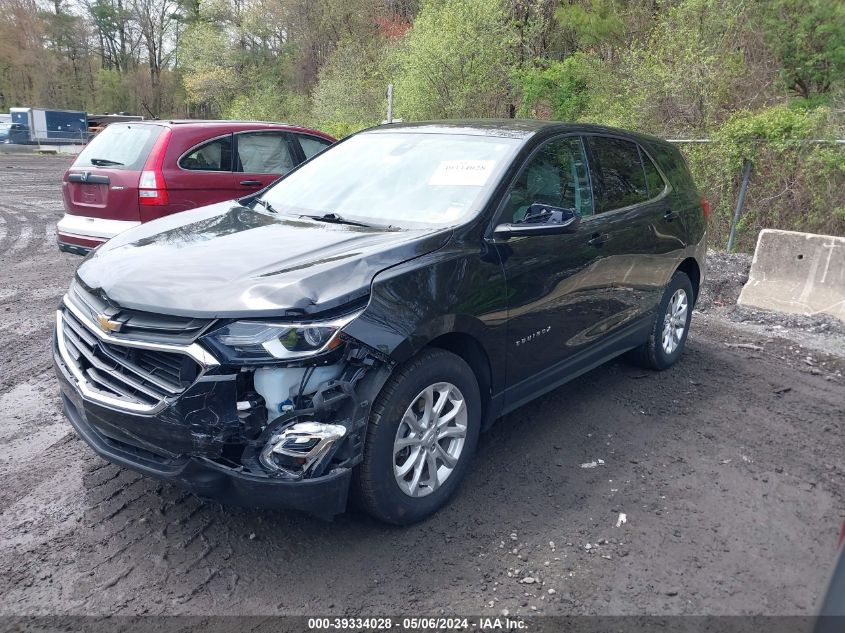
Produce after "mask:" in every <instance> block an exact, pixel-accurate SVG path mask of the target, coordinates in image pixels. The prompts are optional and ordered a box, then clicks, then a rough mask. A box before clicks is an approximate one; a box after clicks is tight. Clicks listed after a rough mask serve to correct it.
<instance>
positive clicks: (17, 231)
mask: <svg viewBox="0 0 845 633" xmlns="http://www.w3.org/2000/svg"><path fill="white" fill-rule="evenodd" d="M0 216H2V218H3V225H4V228H5V230H4V231H3V237H2V239H0V259H2V258H4V257H6V256H8V255H9V253H11V250H12V246H14V244H15V243H16V242H17V241H18V239H19V238H20V236H21V230H22V227H21V220H20V218H19V217H18V215H17V214H16V213H10V212H9V211H6V210H4V209H0Z"/></svg>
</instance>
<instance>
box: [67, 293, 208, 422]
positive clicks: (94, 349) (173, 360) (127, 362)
mask: <svg viewBox="0 0 845 633" xmlns="http://www.w3.org/2000/svg"><path fill="white" fill-rule="evenodd" d="M56 318H57V331H56V343H57V346H58V349H59V353H60V355H61V357H62V360H63V361H64V362H65V364H66V365H67V367H68V369H69V370H70V372H71V373H72V374H73V376H74V377H75V378H76V381H77V384H78V385H79V388H80V390H81V391H82V393H83V395H86V396H88V397H89V398H90V399H92V400H98V401H100V402H103V403H105V404H109V405H111V406H117V407H121V408H125V409H129V410H132V411H141V412H154V411H156V410H158V409H159V408H161V407H162V406H164V405H165V404H166V401H167V399H169V398H173V397H175V396H178V395H179V394H181V393H183V392H184V391H185V390H186V389H187V388H188V387H189V386H190V385H191V384H193V383H194V381H195V380H196V379H197V378H198V377H199V376H200V375H202V373H203V372H204V371H205V370H206V369H207V368H208V367H210V366H212V365H216V364H217V363H216V361H215V360H214V358H213V357H212V356H211V355H210V354H209V353H208V352H206V351H205V350H204V349H203V348H201V347H200V346H198V345H197V344H191V345H188V346H175V345H169V344H155V343H150V342H148V341H130V340H123V339H117V338H115V337H113V336H111V335H110V334H106V333H103V332H101V331H99V329H98V328H97V327H96V326H95V325H94V323H93V322H92V321H90V320H89V319H88V318H87V314H86V312H85V311H83V310H82V309H80V308H79V307H77V306H75V305H74V304H73V303H72V302H71V301H69V300H68V298H67V297H66V298H65V302H64V305H63V306H61V308H60V309H59V311H58V313H57V317H56Z"/></svg>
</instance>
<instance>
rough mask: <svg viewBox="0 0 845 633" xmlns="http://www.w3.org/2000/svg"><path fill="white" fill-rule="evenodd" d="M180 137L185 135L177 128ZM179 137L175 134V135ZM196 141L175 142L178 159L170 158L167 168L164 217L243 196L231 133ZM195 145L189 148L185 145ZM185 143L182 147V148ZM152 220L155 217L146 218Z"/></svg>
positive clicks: (165, 171)
mask: <svg viewBox="0 0 845 633" xmlns="http://www.w3.org/2000/svg"><path fill="white" fill-rule="evenodd" d="M175 132H176V134H179V133H180V132H181V130H180V128H178V127H176V129H175ZM174 136H175V134H174ZM208 136H209V135H208V134H207V133H206V138H204V139H202V140H199V139H196V138H194V139H193V140H192V141H188V142H185V141H181V140H180V139H178V138H175V139H174V142H175V143H176V144H177V145H176V148H175V152H181V153H180V154H179V155H178V156H176V157H175V160H174V158H170V159H169V161H173V162H168V163H167V164H165V167H164V181H165V183H166V184H167V191H168V197H169V204H168V205H167V208H166V209H163V210H162V211H163V213H162V215H167V214H170V213H178V212H180V211H187V210H189V209H196V208H197V207H202V206H205V205H208V204H214V203H216V202H223V201H225V200H233V199H234V198H237V197H238V195H239V193H238V192H239V188H238V187H237V186H236V184H235V177H234V174H233V173H232V165H233V144H234V140H233V138H232V134H231V133H226V134H217V135H214V136H213V137H212V138H208ZM189 143H193V144H192V145H191V146H190V147H189V148H187V149H185V150H184V151H183V150H182V148H184V146H185V145H188V144H189ZM180 144H181V146H180ZM146 219H152V218H146Z"/></svg>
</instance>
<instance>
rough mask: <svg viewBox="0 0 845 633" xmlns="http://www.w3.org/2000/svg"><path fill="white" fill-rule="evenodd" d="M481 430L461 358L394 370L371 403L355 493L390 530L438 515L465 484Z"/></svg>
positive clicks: (424, 358)
mask: <svg viewBox="0 0 845 633" xmlns="http://www.w3.org/2000/svg"><path fill="white" fill-rule="evenodd" d="M480 428H481V396H480V393H479V389H478V382H477V381H476V379H475V374H474V373H473V371H472V369H470V367H469V365H467V364H466V362H464V360H463V359H462V358H460V357H459V356H456V355H455V354H452V353H451V352H447V351H445V350H441V349H430V350H426V351H424V352H422V353H421V354H420V355H419V356H417V357H415V358H413V359H411V360H410V361H408V362H407V363H405V364H404V365H402V366H401V367H400V368H398V369H397V370H396V371H395V372H394V374H393V375H392V376H391V377H390V379H389V380H388V381H387V383H386V384H385V386H384V388H383V389H382V390H381V393H380V394H379V396H378V398H376V401H375V402H374V403H373V408H372V411H371V413H370V421H369V425H368V427H367V435H366V439H365V441H364V460H363V462H362V463H361V464H360V465H359V466H358V467H357V468H356V471H355V473H354V477H353V486H354V493H355V495H356V498H357V501H358V502H359V504H360V505H361V507H362V508H363V509H364V510H365V511H366V512H367V513H368V514H370V515H371V516H373V517H375V518H376V519H379V520H381V521H385V522H387V523H393V524H396V525H407V524H410V523H415V522H417V521H420V520H422V519H424V518H426V517H428V516H430V515H432V514H433V513H434V512H436V511H437V510H439V509H440V508H441V507H443V506H444V505H445V504H446V502H447V501H448V500H449V498H450V497H451V496H452V494H453V493H454V492H455V490H456V489H457V488H458V486H459V484H460V482H461V480H462V479H463V477H464V475H465V473H466V470H467V467H468V465H469V462H470V460H471V458H472V455H473V453H474V452H475V448H476V446H477V444H478V435H479V431H480Z"/></svg>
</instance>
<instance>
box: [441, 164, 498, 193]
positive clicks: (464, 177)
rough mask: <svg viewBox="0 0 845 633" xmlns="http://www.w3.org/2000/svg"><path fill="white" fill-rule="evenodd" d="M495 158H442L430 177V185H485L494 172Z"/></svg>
mask: <svg viewBox="0 0 845 633" xmlns="http://www.w3.org/2000/svg"><path fill="white" fill-rule="evenodd" d="M495 165H496V161H494V160H442V161H440V164H439V165H438V166H437V169H435V170H434V173H433V174H431V178H429V179H428V184H429V185H436V186H446V187H449V186H456V185H457V186H462V187H483V186H484V185H486V184H487V179H488V178H490V174H491V173H493V167H495Z"/></svg>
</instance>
